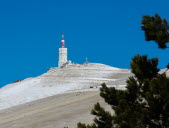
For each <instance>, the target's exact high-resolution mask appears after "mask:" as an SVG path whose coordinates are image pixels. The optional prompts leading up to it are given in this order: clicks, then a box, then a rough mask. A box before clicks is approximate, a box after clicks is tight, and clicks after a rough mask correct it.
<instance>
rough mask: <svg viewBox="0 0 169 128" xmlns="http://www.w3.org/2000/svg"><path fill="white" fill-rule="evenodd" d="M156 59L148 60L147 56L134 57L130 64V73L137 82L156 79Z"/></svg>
mask: <svg viewBox="0 0 169 128" xmlns="http://www.w3.org/2000/svg"><path fill="white" fill-rule="evenodd" d="M157 65H158V58H153V59H148V58H147V56H140V55H136V56H135V57H133V58H132V62H131V63H130V66H131V72H132V73H133V74H134V75H135V77H136V78H138V80H141V81H142V80H144V79H152V78H154V77H156V75H157V72H159V69H158V68H157Z"/></svg>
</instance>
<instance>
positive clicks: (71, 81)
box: [0, 63, 131, 110]
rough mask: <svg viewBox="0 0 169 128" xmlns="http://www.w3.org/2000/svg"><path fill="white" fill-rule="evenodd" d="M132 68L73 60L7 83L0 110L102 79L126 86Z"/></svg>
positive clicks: (93, 84)
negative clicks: (37, 74)
mask: <svg viewBox="0 0 169 128" xmlns="http://www.w3.org/2000/svg"><path fill="white" fill-rule="evenodd" d="M128 76H131V73H130V70H128V69H119V68H115V67H111V66H108V65H104V64H98V63H88V64H72V65H67V66H66V67H63V68H50V69H49V70H48V71H47V73H44V74H42V75H40V76H38V77H35V78H27V79H25V80H23V81H20V82H17V83H13V84H8V85H6V86H4V87H3V88H2V89H0V110H2V109H6V108H10V107H12V106H17V105H19V104H24V103H27V102H31V101H35V100H38V99H42V98H46V97H49V96H53V95H57V94H61V93H68V92H70V91H71V92H72V91H86V90H88V91H94V90H95V89H97V88H98V87H99V86H100V85H101V83H106V84H107V85H108V86H117V85H119V86H118V87H119V88H124V85H125V80H126V79H127V78H128Z"/></svg>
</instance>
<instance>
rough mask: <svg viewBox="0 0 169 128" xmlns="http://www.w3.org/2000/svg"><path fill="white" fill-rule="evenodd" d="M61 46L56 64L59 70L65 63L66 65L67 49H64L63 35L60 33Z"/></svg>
mask: <svg viewBox="0 0 169 128" xmlns="http://www.w3.org/2000/svg"><path fill="white" fill-rule="evenodd" d="M61 45H62V47H61V48H59V62H58V67H59V68H61V67H63V66H64V65H65V64H66V63H68V60H67V48H66V47H65V40H64V33H62V41H61Z"/></svg>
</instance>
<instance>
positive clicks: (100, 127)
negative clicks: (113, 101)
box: [78, 103, 113, 128]
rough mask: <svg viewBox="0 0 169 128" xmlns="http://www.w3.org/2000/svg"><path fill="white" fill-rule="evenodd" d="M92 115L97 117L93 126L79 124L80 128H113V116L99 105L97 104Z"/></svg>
mask: <svg viewBox="0 0 169 128" xmlns="http://www.w3.org/2000/svg"><path fill="white" fill-rule="evenodd" d="M91 114H93V115H95V116H96V118H95V119H94V122H95V123H93V124H92V125H85V124H82V123H78V128H111V127H112V118H113V117H112V116H111V114H110V113H109V112H107V111H105V109H104V108H102V107H101V106H100V104H99V103H97V104H95V106H94V109H93V110H92V111H91Z"/></svg>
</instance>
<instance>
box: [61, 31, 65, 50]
mask: <svg viewBox="0 0 169 128" xmlns="http://www.w3.org/2000/svg"><path fill="white" fill-rule="evenodd" d="M61 44H62V47H65V39H64V32H62V41H61Z"/></svg>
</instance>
